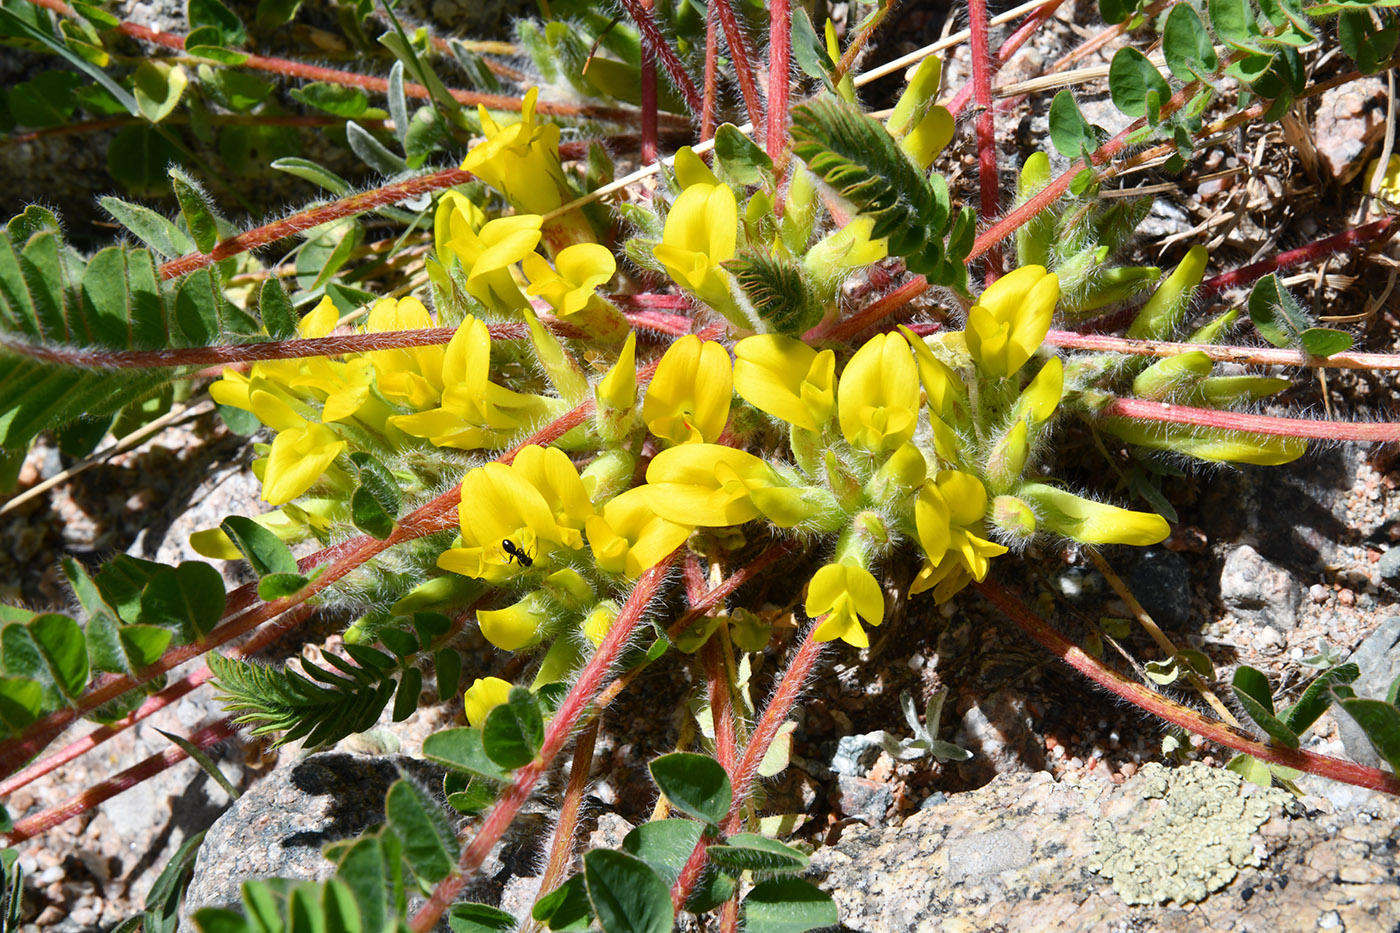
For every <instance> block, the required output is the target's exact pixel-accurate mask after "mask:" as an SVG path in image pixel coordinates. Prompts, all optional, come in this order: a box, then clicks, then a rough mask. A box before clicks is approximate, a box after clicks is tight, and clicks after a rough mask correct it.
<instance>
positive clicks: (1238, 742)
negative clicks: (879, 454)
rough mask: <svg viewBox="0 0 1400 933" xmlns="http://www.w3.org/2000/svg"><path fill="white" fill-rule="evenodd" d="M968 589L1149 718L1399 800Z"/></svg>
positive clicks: (1356, 770) (985, 590)
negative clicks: (1218, 717)
mask: <svg viewBox="0 0 1400 933" xmlns="http://www.w3.org/2000/svg"><path fill="white" fill-rule="evenodd" d="M973 586H975V587H976V589H977V591H978V592H979V593H981V594H982V595H983V596H984V597H986V599H987V601H988V602H990V603H991V604H992V605H994V606H996V607H997V609H999V610H1001V612H1002V614H1003V615H1004V616H1005V617H1006V618H1008V619H1010V620H1011V621H1012V622H1014V623H1016V625H1017V627H1019V628H1020V629H1021V631H1023V632H1025V633H1026V634H1027V635H1029V636H1030V637H1031V638H1033V639H1035V640H1036V641H1038V642H1039V643H1040V644H1041V645H1043V646H1044V647H1045V648H1046V649H1048V650H1049V651H1050V653H1051V654H1053V655H1055V656H1056V657H1058V658H1059V659H1060V660H1062V661H1064V662H1065V663H1066V664H1068V665H1069V666H1070V667H1072V668H1074V669H1075V670H1076V671H1078V672H1079V673H1081V674H1083V675H1084V676H1086V677H1088V678H1089V679H1090V680H1092V681H1094V682H1095V683H1096V684H1098V685H1099V686H1101V687H1103V688H1105V689H1107V690H1109V691H1110V692H1112V693H1114V694H1116V695H1118V696H1120V697H1122V698H1123V699H1125V700H1127V701H1128V702H1129V703H1132V704H1133V705H1134V706H1137V707H1139V708H1140V709H1143V710H1146V711H1147V712H1149V713H1151V714H1152V715H1153V716H1157V717H1159V718H1161V719H1164V720H1166V721H1167V722H1170V723H1173V724H1174V725H1178V726H1180V727H1181V728H1183V729H1187V730H1189V731H1191V732H1194V733H1196V734H1197V735H1200V736H1204V737H1205V738H1207V739H1209V740H1210V741H1212V742H1215V743H1216V744H1218V745H1224V746H1226V747H1227V748H1233V749H1234V750H1235V751H1238V752H1244V753H1245V754H1247V755H1253V756H1254V757H1255V758H1259V759H1262V760H1264V761H1269V762H1273V763H1274V764H1279V765H1283V766H1284V767H1287V768H1295V769H1297V770H1299V771H1306V772H1308V773H1309V774H1317V775H1321V776H1322V777H1325V778H1331V779H1332V780H1334V781H1342V782H1343V783H1346V784H1352V785H1355V786H1357V787H1367V788H1370V789H1371V790H1378V791H1382V792H1384V793H1387V794H1397V795H1400V778H1397V777H1396V776H1395V775H1393V774H1388V773H1386V772H1384V771H1380V770H1378V769H1376V768H1368V767H1366V766H1365V765H1359V764H1356V763H1354V762H1350V761H1342V760H1341V759H1339V758H1331V757H1328V756H1327V755H1319V754H1316V753H1315V752H1306V751H1301V750H1297V749H1291V748H1286V747H1283V746H1278V745H1266V744H1264V743H1263V742H1260V741H1258V740H1256V739H1255V738H1254V737H1253V736H1251V735H1247V734H1245V733H1242V732H1237V731H1235V730H1234V729H1232V728H1230V727H1229V726H1226V725H1224V724H1223V723H1219V722H1216V721H1214V720H1211V719H1207V718H1206V717H1204V716H1202V715H1201V714H1200V713H1198V712H1196V711H1195V710H1194V709H1191V708H1190V707H1187V706H1182V705H1181V704H1180V703H1176V702H1174V701H1172V700H1169V699H1167V698H1166V697H1164V696H1162V695H1161V694H1160V693H1157V692H1155V691H1153V690H1150V689H1148V688H1147V687H1146V686H1144V685H1143V684H1140V683H1137V682H1136V681H1132V680H1129V679H1128V678H1126V677H1124V676H1123V675H1121V674H1119V673H1118V672H1116V671H1114V670H1112V669H1110V668H1108V667H1105V666H1104V665H1103V663H1102V662H1101V661H1099V660H1098V659H1097V658H1094V657H1091V656H1090V655H1088V654H1085V653H1084V652H1083V651H1081V650H1080V649H1079V648H1078V647H1077V646H1076V645H1075V644H1074V643H1073V642H1071V641H1070V640H1069V639H1067V638H1065V637H1064V636H1063V635H1061V634H1060V633H1059V632H1057V631H1056V630H1055V629H1054V628H1052V627H1051V626H1050V624H1049V623H1048V622H1046V621H1045V620H1044V619H1042V618H1041V617H1040V616H1038V615H1036V614H1035V613H1034V612H1032V611H1031V609H1030V607H1028V606H1027V605H1026V604H1025V603H1023V602H1021V600H1020V599H1019V598H1018V597H1017V596H1016V595H1015V594H1013V593H1012V592H1011V591H1010V590H1008V589H1007V588H1006V587H1004V586H1002V585H1001V584H999V583H996V582H994V581H992V580H987V581H986V582H983V583H975V584H973Z"/></svg>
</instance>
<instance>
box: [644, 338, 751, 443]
mask: <svg viewBox="0 0 1400 933" xmlns="http://www.w3.org/2000/svg"><path fill="white" fill-rule="evenodd" d="M733 395H734V369H733V366H732V364H731V363H730V361H729V351H728V350H726V349H725V348H724V347H723V346H721V345H720V344H718V343H715V342H714V341H713V340H706V341H703V342H702V341H701V340H700V338H699V337H697V336H695V335H694V334H687V335H686V336H684V337H682V338H680V339H679V340H677V341H676V342H675V343H673V344H671V346H670V348H669V349H668V350H667V351H666V353H665V354H664V355H663V356H662V357H661V362H660V364H659V365H658V366H657V367H656V375H655V376H654V377H653V378H652V380H651V385H649V386H648V387H647V395H646V400H645V401H644V402H643V403H642V420H643V421H645V422H646V425H647V430H649V431H651V433H652V434H654V435H656V436H657V437H660V438H664V439H665V440H668V441H671V442H672V443H674V444H693V443H699V442H701V441H704V442H705V443H713V442H714V441H716V440H718V439H719V436H720V434H721V433H722V432H723V431H724V425H725V423H726V422H727V421H728V420H729V403H730V400H731V398H732V397H733Z"/></svg>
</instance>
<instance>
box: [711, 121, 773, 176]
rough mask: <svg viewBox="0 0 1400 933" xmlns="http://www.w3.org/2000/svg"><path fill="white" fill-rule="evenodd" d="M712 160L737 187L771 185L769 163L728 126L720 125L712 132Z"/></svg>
mask: <svg viewBox="0 0 1400 933" xmlns="http://www.w3.org/2000/svg"><path fill="white" fill-rule="evenodd" d="M715 158H716V159H718V160H719V164H720V166H721V167H722V168H723V169H724V171H725V172H726V173H728V175H729V177H730V178H732V179H734V180H735V181H736V182H738V183H739V184H741V185H764V186H769V185H771V184H772V180H773V160H772V159H770V158H768V153H766V152H764V151H763V150H762V149H761V148H759V146H758V144H757V143H755V142H754V141H753V140H752V139H749V138H748V137H747V136H745V135H744V134H743V133H741V132H739V128H738V127H737V126H735V125H734V124H732V123H724V124H721V125H720V127H719V129H717V130H715Z"/></svg>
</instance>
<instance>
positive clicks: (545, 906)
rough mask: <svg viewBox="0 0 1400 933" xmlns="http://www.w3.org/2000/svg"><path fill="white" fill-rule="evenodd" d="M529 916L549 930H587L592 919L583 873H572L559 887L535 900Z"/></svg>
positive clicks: (591, 906)
mask: <svg viewBox="0 0 1400 933" xmlns="http://www.w3.org/2000/svg"><path fill="white" fill-rule="evenodd" d="M530 916H531V917H532V918H533V919H535V920H538V921H540V922H542V923H544V922H547V923H548V924H549V928H550V929H551V930H587V929H588V928H589V922H590V921H591V920H592V919H593V905H592V904H590V903H589V901H588V888H587V886H586V885H585V884H584V881H583V875H582V874H578V875H574V876H573V877H572V878H570V879H569V880H568V881H566V882H564V883H563V884H561V885H560V886H559V887H557V888H555V889H554V890H553V891H550V892H549V893H548V894H546V895H544V896H543V897H541V898H540V899H539V900H537V901H535V906H534V907H533V908H532V909H531V911H530Z"/></svg>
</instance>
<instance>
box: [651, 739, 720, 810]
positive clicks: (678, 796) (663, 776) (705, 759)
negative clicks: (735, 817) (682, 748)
mask: <svg viewBox="0 0 1400 933" xmlns="http://www.w3.org/2000/svg"><path fill="white" fill-rule="evenodd" d="M650 768H651V776H652V779H653V780H654V781H656V786H657V787H660V788H661V792H662V793H663V794H665V795H666V799H667V800H669V801H671V805H672V806H673V807H675V808H676V809H677V810H679V811H681V812H682V813H684V814H686V815H687V816H693V817H694V818H695V819H697V820H700V821H701V822H704V823H719V822H720V821H721V820H723V819H724V818H725V816H726V815H728V813H729V806H730V804H731V803H732V802H733V800H734V789H733V787H731V786H730V783H729V775H728V774H726V773H725V770H724V768H723V766H721V765H720V763H719V762H718V761H715V760H714V759H713V758H711V757H709V756H708V755H697V754H695V753H693V752H675V753H673V754H670V755H662V756H661V757H660V758H656V759H653V760H652V762H651V765H650Z"/></svg>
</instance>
